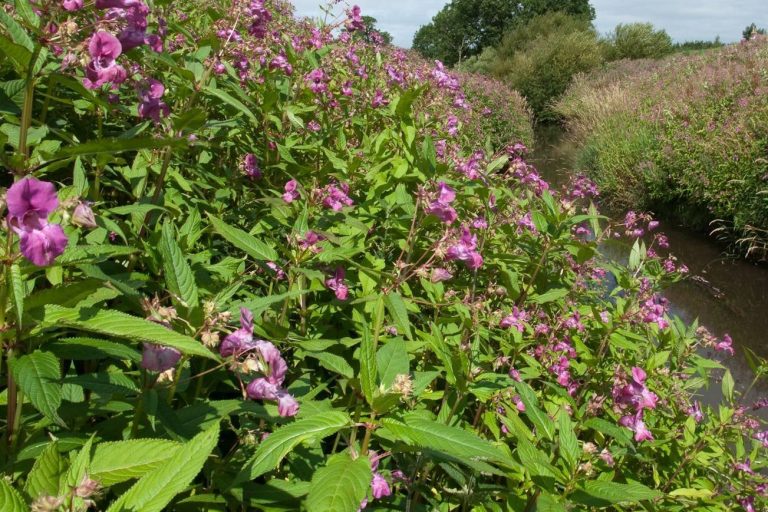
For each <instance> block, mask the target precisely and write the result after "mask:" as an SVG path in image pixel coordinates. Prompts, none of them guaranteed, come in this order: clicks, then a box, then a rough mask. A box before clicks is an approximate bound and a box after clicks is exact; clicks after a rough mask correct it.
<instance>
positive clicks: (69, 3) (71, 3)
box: [61, 0, 83, 12]
mask: <svg viewBox="0 0 768 512" xmlns="http://www.w3.org/2000/svg"><path fill="white" fill-rule="evenodd" d="M61 6H62V7H64V10H65V11H70V12H71V11H79V10H80V9H82V8H83V0H64V1H63V2H61Z"/></svg>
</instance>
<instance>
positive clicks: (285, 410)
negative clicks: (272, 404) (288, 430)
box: [277, 391, 299, 418]
mask: <svg viewBox="0 0 768 512" xmlns="http://www.w3.org/2000/svg"><path fill="white" fill-rule="evenodd" d="M277 412H278V414H280V416H282V417H284V418H287V417H291V416H296V415H297V414H298V413H299V403H298V402H297V401H296V399H295V398H294V397H293V396H292V395H289V394H288V393H286V392H284V391H283V392H279V393H278V394H277Z"/></svg>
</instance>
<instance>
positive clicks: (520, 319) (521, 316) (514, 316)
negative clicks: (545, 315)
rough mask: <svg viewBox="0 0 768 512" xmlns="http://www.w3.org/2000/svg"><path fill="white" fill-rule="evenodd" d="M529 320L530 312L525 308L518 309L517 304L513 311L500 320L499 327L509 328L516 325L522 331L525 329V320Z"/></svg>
mask: <svg viewBox="0 0 768 512" xmlns="http://www.w3.org/2000/svg"><path fill="white" fill-rule="evenodd" d="M527 321H528V313H527V312H526V311H525V310H522V309H518V308H517V306H514V307H513V308H512V313H510V314H509V315H507V316H505V317H504V318H502V319H501V322H499V327H501V328H502V329H509V328H510V327H514V328H515V329H517V330H518V331H520V332H523V331H524V330H525V322H527Z"/></svg>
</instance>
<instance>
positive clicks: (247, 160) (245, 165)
mask: <svg viewBox="0 0 768 512" xmlns="http://www.w3.org/2000/svg"><path fill="white" fill-rule="evenodd" d="M240 169H241V170H242V171H243V174H245V175H246V176H247V177H248V178H249V179H251V180H256V179H259V178H261V167H259V161H258V159H257V158H256V155H254V154H253V153H246V154H245V156H244V157H243V160H242V162H241V163H240Z"/></svg>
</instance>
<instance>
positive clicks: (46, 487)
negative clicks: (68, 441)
mask: <svg viewBox="0 0 768 512" xmlns="http://www.w3.org/2000/svg"><path fill="white" fill-rule="evenodd" d="M65 469H66V465H65V463H64V459H63V458H62V457H61V455H60V454H59V443H58V442H57V441H53V442H51V443H49V444H48V445H47V446H46V447H45V450H43V453H41V454H40V455H39V456H38V457H37V459H35V464H34V465H33V466H32V470H31V471H30V472H29V475H28V476H27V481H26V483H25V485H24V491H26V493H27V494H29V496H30V497H31V498H32V499H33V500H34V499H36V498H38V497H40V496H56V495H58V494H59V488H60V487H61V479H62V478H63V476H64V473H65Z"/></svg>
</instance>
